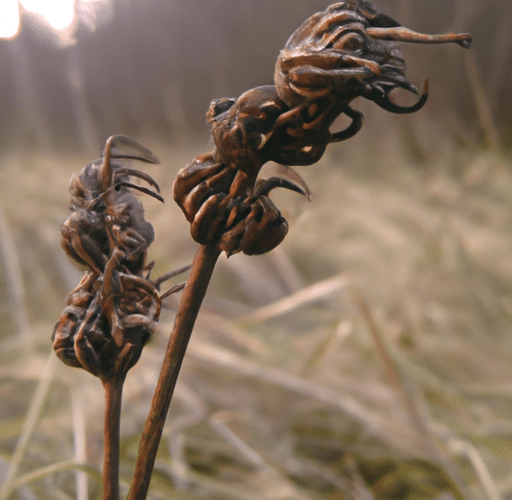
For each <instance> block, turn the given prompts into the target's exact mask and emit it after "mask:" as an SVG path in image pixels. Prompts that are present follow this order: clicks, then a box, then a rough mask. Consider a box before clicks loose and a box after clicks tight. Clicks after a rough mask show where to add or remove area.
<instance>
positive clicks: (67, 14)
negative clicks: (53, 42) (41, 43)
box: [8, 0, 75, 31]
mask: <svg viewBox="0 0 512 500" xmlns="http://www.w3.org/2000/svg"><path fill="white" fill-rule="evenodd" d="M8 1H9V0H8ZM20 3H21V4H22V5H23V7H25V9H27V10H28V11H29V12H31V13H33V14H38V15H40V16H41V17H42V18H43V19H44V20H45V21H46V22H47V23H48V24H49V25H50V26H51V27H52V28H53V29H55V30H57V31H59V30H64V29H66V28H68V27H69V26H70V24H71V23H72V22H73V18H74V17H75V0H51V1H48V0H21V2H20Z"/></svg>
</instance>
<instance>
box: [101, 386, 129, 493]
mask: <svg viewBox="0 0 512 500" xmlns="http://www.w3.org/2000/svg"><path fill="white" fill-rule="evenodd" d="M102 382H103V387H104V389H105V424H104V429H103V436H104V445H103V446H104V449H103V500H119V439H120V425H121V399H122V395H123V384H124V376H123V377H117V376H116V377H114V378H112V379H109V380H102Z"/></svg>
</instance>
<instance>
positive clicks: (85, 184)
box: [61, 135, 163, 274]
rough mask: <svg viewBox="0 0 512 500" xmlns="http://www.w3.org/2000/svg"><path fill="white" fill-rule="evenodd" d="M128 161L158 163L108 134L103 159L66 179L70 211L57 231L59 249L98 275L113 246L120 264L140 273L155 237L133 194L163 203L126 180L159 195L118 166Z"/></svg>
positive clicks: (125, 140) (139, 148)
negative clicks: (119, 250) (118, 250)
mask: <svg viewBox="0 0 512 500" xmlns="http://www.w3.org/2000/svg"><path fill="white" fill-rule="evenodd" d="M128 159H135V160H141V161H145V162H149V163H157V162H158V160H156V158H155V157H154V156H153V155H152V154H151V153H150V152H149V151H148V150H147V149H146V148H144V147H143V146H140V145H139V144H137V143H136V142H134V141H132V140H131V139H129V138H127V137H125V136H119V135H117V136H112V137H110V138H109V139H108V140H107V142H106V145H105V150H104V151H103V155H102V158H100V159H98V160H95V161H94V162H92V163H90V164H89V165H87V166H86V167H84V168H83V169H82V171H81V172H80V174H78V175H74V176H72V178H71V181H70V192H71V195H72V196H71V209H72V210H73V213H72V214H71V215H70V217H69V218H68V219H67V220H66V221H65V222H64V224H63V225H62V227H61V245H62V247H63V249H64V250H65V251H66V253H67V254H68V255H69V256H70V257H71V258H73V259H74V260H75V261H77V262H78V263H80V264H84V265H87V266H88V267H89V268H90V269H92V270H94V271H95V272H97V273H98V274H100V273H101V272H103V269H104V267H105V264H106V262H107V260H108V257H109V255H110V253H111V250H112V247H113V246H114V245H115V246H118V247H119V248H122V249H123V251H124V252H125V255H126V261H125V262H123V264H124V265H126V266H127V267H128V268H129V269H130V271H131V272H132V273H134V274H140V273H141V271H142V268H143V266H144V259H145V254H146V250H147V248H148V247H149V245H150V244H151V242H152V241H153V239H154V231H153V226H152V225H151V224H150V223H149V222H147V221H146V220H145V219H144V209H143V207H142V204H141V203H140V202H139V201H138V200H137V198H136V197H135V196H134V195H133V193H132V190H138V191H142V192H144V193H146V194H149V195H150V196H153V197H154V198H157V199H158V200H160V201H163V199H162V198H161V196H160V195H159V194H157V193H156V192H155V191H153V190H151V189H147V188H145V187H142V186H138V185H135V184H132V183H131V182H129V181H130V177H137V178H140V179H142V180H144V181H146V182H148V184H150V185H151V186H153V187H154V188H155V189H156V190H157V191H159V188H158V185H157V184H156V182H155V181H154V180H153V179H152V178H151V177H150V176H148V175H147V174H145V173H144V172H140V171H138V170H134V169H131V168H127V167H125V166H124V165H123V163H124V162H125V161H126V160H128Z"/></svg>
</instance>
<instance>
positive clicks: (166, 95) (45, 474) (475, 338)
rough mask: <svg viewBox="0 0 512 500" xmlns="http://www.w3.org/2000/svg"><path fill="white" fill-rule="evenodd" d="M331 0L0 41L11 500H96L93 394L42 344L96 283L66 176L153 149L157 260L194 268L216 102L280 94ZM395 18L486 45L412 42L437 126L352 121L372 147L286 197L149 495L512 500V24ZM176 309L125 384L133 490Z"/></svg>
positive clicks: (313, 171)
mask: <svg viewBox="0 0 512 500" xmlns="http://www.w3.org/2000/svg"><path fill="white" fill-rule="evenodd" d="M326 5H327V3H325V2H319V1H313V0H297V1H295V2H293V7H292V8H291V6H290V2H284V1H277V2H276V1H270V0H260V1H258V2H256V1H255V0H254V1H244V2H239V1H235V0H225V1H220V0H218V1H216V2H208V3H202V2H199V1H198V0H194V1H190V2H187V4H186V6H185V5H183V4H182V3H178V2H164V1H163V0H162V1H159V0H152V1H151V2H142V1H136V0H132V1H123V2H121V1H120V2H117V3H113V4H109V5H108V7H109V8H108V9H107V8H106V7H107V4H105V6H104V7H105V9H106V10H104V11H100V13H101V12H103V14H102V15H99V14H98V17H97V25H96V29H95V30H91V29H90V28H89V27H87V26H86V25H81V26H79V30H78V34H77V36H76V38H77V43H75V44H74V45H69V44H66V41H62V40H60V45H59V44H56V43H55V42H56V41H58V40H57V39H56V38H51V37H52V36H53V35H51V33H50V32H49V31H48V30H46V29H43V28H42V27H41V26H40V25H39V24H38V23H37V22H36V21H34V19H32V18H30V17H29V16H26V19H24V21H25V26H24V29H23V30H22V32H21V34H20V36H19V37H18V38H16V39H15V40H12V41H6V40H0V42H1V43H0V62H1V67H2V76H1V77H0V89H1V92H2V100H1V102H0V110H1V113H2V122H1V123H0V144H1V145H2V149H1V153H0V159H1V169H2V179H3V182H2V184H1V187H0V193H1V198H0V243H1V252H0V269H1V271H0V273H1V274H0V342H1V345H2V347H1V349H0V396H1V401H2V402H3V404H2V405H0V478H1V477H3V481H4V482H3V484H4V485H5V484H7V482H9V484H11V485H12V484H15V485H16V486H17V488H16V490H15V492H14V493H13V494H12V495H11V496H10V498H13V499H33V498H36V499H42V498H44V499H71V498H78V499H86V498H90V499H94V498H98V495H99V483H98V471H99V466H100V464H101V453H102V426H103V391H102V388H101V384H100V383H99V381H98V380H96V379H94V378H93V377H92V376H90V375H89V374H87V373H83V372H82V371H80V370H74V369H71V368H68V367H66V366H64V365H63V364H62V363H60V362H58V361H57V360H56V359H55V357H54V355H53V352H52V350H51V343H50V336H51V332H52V330H53V325H54V324H55V322H56V320H57V318H58V316H59V314H60V312H61V310H62V308H63V307H64V301H65V296H66V294H67V293H68V292H69V291H70V290H71V289H72V288H74V286H75V285H76V284H77V283H78V281H79V279H80V275H81V271H80V270H78V269H76V268H75V267H74V266H73V264H72V263H71V262H70V261H69V260H68V259H67V258H66V256H65V254H64V253H63V251H62V250H61V249H60V246H59V228H60V224H61V223H62V221H63V220H65V218H66V217H67V215H68V213H69V212H68V198H69V195H68V192H67V184H68V180H69V177H70V175H71V174H72V173H74V172H78V171H79V170H80V169H81V168H82V167H83V166H84V165H85V164H86V163H88V162H89V161H91V160H92V159H94V158H96V157H98V156H99V154H100V152H101V150H102V149H103V145H104V141H105V139H106V138H107V137H108V136H109V135H111V134H114V133H125V134H128V135H130V136H132V137H133V138H134V139H136V140H137V141H139V142H141V143H142V144H144V145H146V146H147V147H149V148H150V149H151V150H152V151H153V152H154V153H155V154H156V155H157V156H158V157H159V158H160V159H161V161H162V164H161V166H157V167H148V170H147V171H148V173H150V174H151V175H153V176H154V177H155V179H156V180H157V181H158V182H159V183H160V185H161V187H162V191H163V196H164V198H165V199H166V204H165V205H164V206H162V205H160V204H158V203H157V202H156V201H155V200H152V199H149V198H147V197H146V199H144V203H145V207H146V213H147V218H148V220H150V221H151V222H152V223H153V225H154V226H155V229H156V235H157V238H156V241H155V243H154V245H153V246H152V247H151V249H150V257H151V258H152V259H154V260H155V261H156V266H155V271H156V274H158V273H161V272H165V271H167V270H169V269H171V268H173V267H177V266H179V265H182V264H184V263H187V262H189V261H190V260H191V259H192V257H193V254H194V252H195V248H196V245H195V244H194V242H193V241H192V240H191V239H190V237H189V233H188V226H187V224H186V222H185V220H184V218H183V216H182V214H181V213H180V211H179V209H178V207H177V206H175V204H174V203H173V202H172V196H171V186H172V182H173V179H174V176H175V174H176V172H177V171H178V170H179V169H180V168H182V167H183V166H185V165H186V164H187V163H188V162H190V161H191V159H192V158H193V157H194V156H196V155H197V154H199V153H203V152H206V151H209V150H211V149H212V147H213V146H212V144H211V142H210V141H209V139H208V129H207V127H206V126H205V125H204V118H203V116H204V112H205V111H206V109H207V106H208V103H209V101H210V100H211V99H213V98H215V97H221V96H236V95H238V94H240V93H241V92H242V91H243V90H245V89H247V88H249V87H252V86H255V85H258V84H263V83H268V82H270V81H271V79H272V73H273V64H274V61H275V58H276V56H277V53H278V51H279V49H280V47H282V45H283V44H284V41H285V40H286V38H287V37H288V36H289V35H290V34H291V32H292V31H293V30H294V29H295V27H296V26H298V25H299V24H300V23H301V22H302V20H303V19H305V17H307V16H308V15H310V14H312V13H313V12H315V11H316V10H319V9H323V8H325V6H326ZM380 7H381V9H382V10H384V11H386V12H387V13H389V14H390V15H392V16H394V17H395V18H397V19H399V20H400V21H401V22H402V23H403V24H404V25H407V26H408V27H411V28H413V29H416V30H419V31H425V32H446V31H451V30H454V31H470V32H472V33H473V35H474V37H475V41H474V46H473V48H472V49H471V51H470V52H467V51H463V50H462V49H460V48H459V47H457V46H453V47H450V46H430V47H421V46H413V47H406V46H402V49H403V52H404V55H405V58H406V60H407V62H408V65H409V71H408V76H409V79H410V80H411V81H413V82H417V84H418V85H419V86H421V81H422V78H424V77H425V76H428V77H430V82H431V95H430V98H429V102H428V103H427V105H426V107H425V108H424V109H423V110H422V111H421V112H419V113H417V114H415V115H411V116H394V115H390V114H387V113H386V112H385V111H383V110H380V109H377V107H376V106H373V105H372V104H371V103H368V102H365V101H362V100H358V101H357V102H355V103H354V107H355V108H356V109H359V110H361V111H362V112H363V113H364V115H365V125H364V127H363V129H362V131H361V132H360V133H359V134H358V136H356V137H355V138H353V139H351V140H350V141H347V142H346V143H342V144H335V145H332V146H331V147H330V149H329V150H328V152H327V154H326V155H325V156H324V158H323V159H322V160H321V161H320V162H319V163H318V164H317V165H315V166H312V167H302V168H298V169H297V170H298V171H299V172H300V174H301V175H302V176H303V177H304V178H305V180H306V181H307V183H308V184H309V186H310V188H311V190H312V192H313V200H312V201H311V202H310V203H308V202H307V201H306V200H304V199H302V198H301V197H300V196H298V195H296V194H294V193H286V192H283V193H278V192H276V193H275V194H273V199H274V200H275V203H276V205H277V206H278V207H279V208H280V209H281V210H282V212H283V213H284V214H285V216H286V217H287V218H288V220H289V222H290V232H289V235H288V236H287V238H286V239H285V241H284V243H283V244H282V245H281V246H280V247H278V248H277V249H276V250H274V251H273V252H271V253H270V254H268V255H264V256H259V257H251V258H249V257H245V256H242V255H236V256H233V257H232V258H230V259H229V260H228V259H225V258H223V259H221V261H220V262H219V265H218V267H217V270H216V272H215V274H214V278H213V281H212V285H211V288H210V290H209V293H208V295H207V298H206V301H205V304H204V307H203V311H202V314H201V316H200V318H199V320H198V324H197V328H196V331H195V333H194V335H193V337H192V341H191V345H190V348H189V352H188V354H187V357H186V359H185V363H184V367H183V371H182V373H181V375H180V379H179V383H178V387H177V392H176V396H175V400H174V401H173V405H172V407H171V410H170V414H169V417H168V422H167V426H166V428H165V431H164V438H163V441H162V446H161V450H160V455H159V457H158V461H157V466H156V472H155V475H154V479H153V483H152V493H151V498H154V499H157V498H161V499H167V498H173V499H174V498H176V499H205V498H206V499H213V500H215V499H219V500H221V499H222V500H223V499H237V500H238V499H239V500H245V499H248V500H249V499H258V500H261V499H265V500H267V499H268V500H274V499H276V500H278V499H279V500H288V499H290V500H291V499H293V500H297V499H298V500H301V499H308V500H309V499H315V500H316V499H332V500H338V499H343V500H345V499H347V500H348V499H357V500H370V499H377V500H388V499H389V500H390V499H407V500H422V499H432V500H433V499H435V500H450V499H454V498H455V499H458V498H465V499H470V498H472V499H476V500H480V499H482V500H483V499H485V500H487V499H489V500H498V499H501V500H507V499H509V500H510V499H512V460H511V459H512V441H511V437H512V419H511V417H510V415H511V413H512V367H511V363H510V358H511V354H512V340H511V337H510V335H509V333H510V327H511V319H512V258H511V247H512V230H511V214H512V210H511V209H512V201H511V194H512V172H511V167H510V144H511V141H510V131H511V130H512V127H511V120H510V116H511V115H510V111H511V109H510V106H511V100H510V99H509V98H507V97H508V96H509V95H510V91H511V89H510V85H511V83H510V82H511V79H510V68H509V61H510V56H511V51H512V35H510V30H509V24H510V23H509V21H510V20H511V19H512V16H511V14H512V8H511V6H510V5H509V3H508V2H506V1H505V0H501V1H498V0H495V1H489V2H486V3H482V2H477V1H474V0H450V1H441V0H436V1H429V2H420V1H418V0H394V1H391V0H390V1H389V2H384V1H383V2H381V5H380ZM4 68H5V70H4ZM340 126H342V125H340ZM272 168H273V167H272V165H269V166H267V167H265V169H264V171H266V172H269V171H271V170H272ZM177 300H178V299H177V298H175V299H170V300H169V302H168V303H167V304H166V305H167V308H166V310H165V311H164V313H163V316H162V322H161V326H160V332H159V333H158V335H156V336H155V337H154V338H153V339H152V341H151V343H150V344H149V345H148V346H147V348H146V349H145V351H144V353H143V356H142V358H141V360H140V361H139V363H138V364H137V365H136V366H135V367H134V368H133V369H132V370H131V372H130V373H129V375H128V378H127V383H126V386H125V387H126V389H125V391H126V392H125V399H124V408H123V420H122V426H123V427H122V439H123V443H122V464H121V478H122V487H123V488H126V487H127V486H128V484H129V481H130V475H131V472H132V467H133V463H134V459H135V455H136V451H137V442H138V436H139V433H140V430H141V428H142V425H143V422H144V419H145V417H146V413H147V409H148V406H149V401H150V398H151V396H152V392H153V388H154V384H155V381H156V377H157V374H158V370H159V365H160V361H161V359H162V355H163V351H164V348H165V345H166V342H167V336H168V333H169V331H170V329H171V326H172V321H173V311H174V309H175V307H176V304H177V302H176V301H177ZM0 484H2V480H1V479H0ZM2 495H4V496H3V497H2ZM0 498H6V493H5V490H4V491H3V492H2V491H1V488H0Z"/></svg>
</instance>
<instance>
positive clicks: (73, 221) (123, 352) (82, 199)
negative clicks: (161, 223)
mask: <svg viewBox="0 0 512 500" xmlns="http://www.w3.org/2000/svg"><path fill="white" fill-rule="evenodd" d="M127 159H134V160H141V161H144V162H148V163H157V162H158V160H157V159H156V158H155V157H154V156H153V155H152V154H151V152H150V151H148V150H147V149H146V148H144V147H142V146H140V145H139V144H137V143H136V142H134V141H132V140H131V139H129V138H128V137H125V136H121V135H116V136H112V137H110V138H109V139H108V140H107V142H106V145H105V149H104V151H103V155H102V157H101V158H100V159H98V160H96V161H93V162H92V163H90V164H89V165H87V166H86V167H85V168H84V169H82V171H81V172H80V174H79V175H74V176H72V178H71V181H70V193H71V205H72V206H71V208H72V210H73V213H72V214H71V215H70V216H69V218H68V219H67V220H66V221H65V222H64V224H63V225H62V228H61V235H62V239H61V244H62V247H63V248H64V250H65V251H66V253H67V254H68V255H69V256H70V257H72V258H73V259H74V260H75V261H76V262H78V263H79V264H82V265H85V266H87V270H86V271H85V274H84V276H83V278H82V280H81V281H80V283H79V284H78V286H77V287H76V288H75V290H73V291H72V292H71V293H70V294H69V296H68V299H67V306H66V308H65V309H64V310H63V312H62V314H61V316H60V318H59V321H58V322H57V324H56V326H55V330H54V333H53V346H54V349H55V351H56V353H57V355H58V356H59V358H60V359H61V360H62V361H63V362H64V363H66V364H68V365H70V366H75V367H81V368H85V369H86V370H87V371H89V372H91V373H92V374H94V375H96V376H98V377H100V378H101V379H102V380H108V379H110V378H112V377H114V376H121V377H124V376H125V375H126V373H127V372H128V370H129V369H130V368H131V367H132V366H133V365H134V364H135V363H136V362H137V360H138V359H139V356H140V354H141V351H142V348H143V346H144V344H145V343H146V341H147V340H148V338H149V336H150V334H151V333H152V331H153V330H154V326H155V324H156V322H157V321H158V318H159V315H160V308H161V297H160V295H159V292H158V286H159V284H160V283H161V282H162V281H163V279H166V278H167V277H169V276H170V275H169V276H165V277H163V278H160V279H159V280H157V281H155V282H153V281H152V280H150V278H149V271H150V269H151V265H147V263H146V254H147V249H148V247H149V245H150V244H151V243H152V242H153V239H154V231H153V227H152V225H151V224H150V223H149V222H147V221H146V220H145V219H144V209H143V207H142V204H141V203H140V202H139V201H138V200H137V198H136V197H135V196H134V194H133V192H132V190H138V191H141V192H143V193H146V194H149V195H150V196H152V197H154V198H156V199H158V200H160V201H163V199H162V198H161V196H160V195H159V194H158V193H157V192H156V191H159V188H158V185H157V184H156V182H155V181H154V180H153V179H152V178H151V177H150V176H148V175H147V174H145V173H144V172H141V171H139V170H134V169H132V168H128V167H125V166H124V163H125V161H126V160H127ZM131 177H137V178H140V179H142V180H144V181H146V182H147V183H148V184H149V185H151V186H152V187H153V188H154V189H155V190H156V191H153V190H151V189H148V188H145V187H143V186H139V185H136V184H133V183H131V182H130V178H131Z"/></svg>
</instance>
